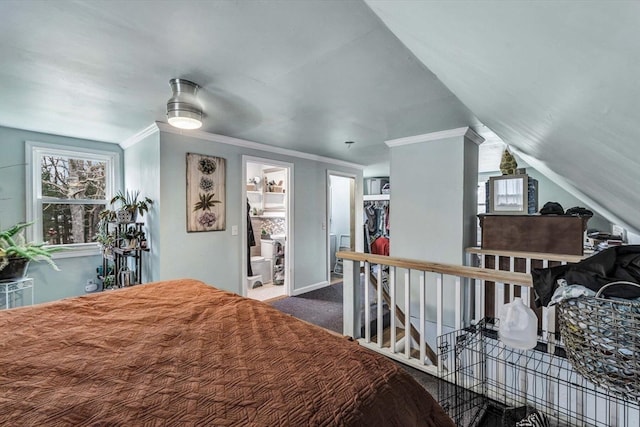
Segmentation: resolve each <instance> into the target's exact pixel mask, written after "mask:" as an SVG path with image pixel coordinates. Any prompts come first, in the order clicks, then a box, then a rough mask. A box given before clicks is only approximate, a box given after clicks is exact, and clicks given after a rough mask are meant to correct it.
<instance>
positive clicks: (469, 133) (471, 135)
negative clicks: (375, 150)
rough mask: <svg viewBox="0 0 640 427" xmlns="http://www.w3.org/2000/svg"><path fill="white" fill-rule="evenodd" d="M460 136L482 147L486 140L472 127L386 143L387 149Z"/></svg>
mask: <svg viewBox="0 0 640 427" xmlns="http://www.w3.org/2000/svg"><path fill="white" fill-rule="evenodd" d="M459 136H463V137H465V138H468V139H470V140H471V141H473V142H474V143H476V144H477V145H480V144H482V143H483V142H484V138H483V137H481V136H480V135H478V134H477V133H476V132H475V131H474V130H473V129H471V128H470V127H466V126H465V127H461V128H455V129H448V130H441V131H438V132H431V133H425V134H422V135H414V136H407V137H404V138H397V139H390V140H388V141H385V142H384V143H385V144H387V147H399V146H402V145H409V144H418V143H420V142H429V141H435V140H438V139H445V138H455V137H459Z"/></svg>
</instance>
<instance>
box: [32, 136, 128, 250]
mask: <svg viewBox="0 0 640 427" xmlns="http://www.w3.org/2000/svg"><path fill="white" fill-rule="evenodd" d="M24 147H25V149H24V150H25V160H26V163H27V165H26V167H25V178H26V188H25V203H26V221H27V222H31V221H34V222H35V223H34V225H33V227H29V228H28V229H27V230H26V237H27V239H28V240H30V241H38V242H39V241H41V239H42V221H40V220H39V219H41V218H37V213H38V212H39V208H38V206H39V204H40V203H41V202H42V199H39V200H37V199H36V195H38V194H41V185H42V182H41V180H40V179H39V177H40V169H39V168H38V164H39V160H40V156H41V154H42V153H43V152H46V153H54V154H57V155H61V156H70V157H73V158H91V160H96V158H100V159H101V160H103V161H106V162H107V164H108V165H109V164H110V168H111V171H110V172H111V177H110V179H107V182H106V188H105V199H104V200H106V202H107V204H108V202H109V200H110V199H111V197H112V196H113V194H115V192H116V191H117V189H118V188H119V185H118V184H119V182H120V178H119V177H120V153H118V152H115V151H107V150H96V149H92V148H84V147H76V146H72V145H65V144H54V143H50V142H37V141H25V144H24ZM56 200H60V199H56ZM69 202H70V204H73V201H71V200H70V201H69ZM60 246H62V247H69V248H77V249H75V250H74V251H73V252H71V251H70V252H67V253H65V254H64V255H62V254H56V256H55V258H67V257H73V256H85V255H94V254H96V255H97V254H98V253H94V252H95V249H97V244H96V243H93V242H87V243H81V244H76V245H72V246H70V245H60Z"/></svg>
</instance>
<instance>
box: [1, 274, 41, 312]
mask: <svg viewBox="0 0 640 427" xmlns="http://www.w3.org/2000/svg"><path fill="white" fill-rule="evenodd" d="M25 291H29V293H31V304H29V303H26V304H25V298H24V296H25V295H24V293H25ZM34 302H35V288H34V287H33V279H32V278H31V277H23V278H21V279H12V280H2V281H0V309H9V308H16V307H22V306H25V305H33V304H34Z"/></svg>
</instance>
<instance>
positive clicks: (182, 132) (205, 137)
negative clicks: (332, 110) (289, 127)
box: [154, 122, 364, 169]
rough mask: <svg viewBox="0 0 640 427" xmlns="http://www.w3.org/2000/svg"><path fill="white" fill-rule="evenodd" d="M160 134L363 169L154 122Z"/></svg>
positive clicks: (310, 155)
mask: <svg viewBox="0 0 640 427" xmlns="http://www.w3.org/2000/svg"><path fill="white" fill-rule="evenodd" d="M154 126H156V127H157V128H158V129H159V130H160V131H161V132H166V133H172V134H175V135H184V136H188V137H191V138H198V139H203V140H205V141H212V142H218V143H220V144H228V145H234V146H236V147H242V148H249V149H252V150H260V151H266V152H269V153H274V154H282V155H285V156H290V157H297V158H300V159H307V160H313V161H316V162H323V163H330V164H333V165H339V166H345V167H349V168H355V169H364V165H361V164H358V163H351V162H347V161H344V160H338V159H334V158H331V157H324V156H318V155H316V154H309V153H304V152H302V151H296V150H290V149H288V148H280V147H274V146H272V145H267V144H262V143H259V142H253V141H248V140H246V139H240V138H233V137H231V136H225V135H218V134H215V133H210V132H205V131H201V130H184V129H178V128H175V127H173V126H171V125H170V124H168V123H164V122H156V123H155V125H154Z"/></svg>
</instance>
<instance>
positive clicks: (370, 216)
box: [363, 200, 389, 254]
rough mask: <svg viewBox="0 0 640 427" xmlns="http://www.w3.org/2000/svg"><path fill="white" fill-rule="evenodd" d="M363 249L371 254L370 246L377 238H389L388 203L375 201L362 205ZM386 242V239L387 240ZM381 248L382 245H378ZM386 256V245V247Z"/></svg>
mask: <svg viewBox="0 0 640 427" xmlns="http://www.w3.org/2000/svg"><path fill="white" fill-rule="evenodd" d="M363 222H364V242H365V245H364V249H365V252H368V253H372V252H373V251H372V250H371V245H372V244H373V243H374V242H375V241H376V239H378V238H379V237H384V238H388V236H389V201H387V200H376V201H367V202H365V203H364V220H363ZM387 242H388V239H387ZM378 246H380V247H383V245H378ZM386 248H387V249H386V252H387V254H388V244H387V245H386Z"/></svg>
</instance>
